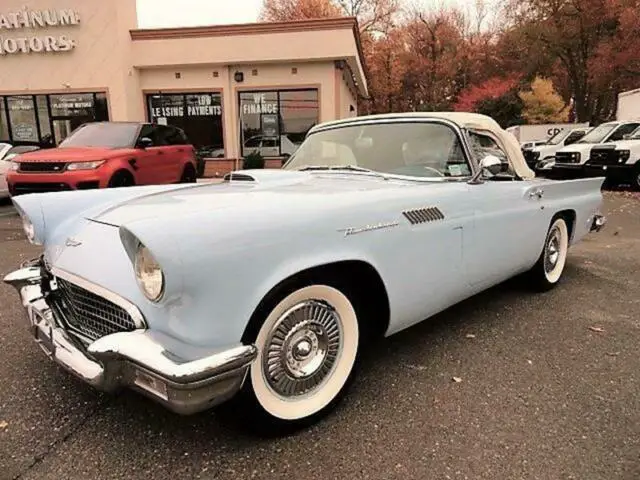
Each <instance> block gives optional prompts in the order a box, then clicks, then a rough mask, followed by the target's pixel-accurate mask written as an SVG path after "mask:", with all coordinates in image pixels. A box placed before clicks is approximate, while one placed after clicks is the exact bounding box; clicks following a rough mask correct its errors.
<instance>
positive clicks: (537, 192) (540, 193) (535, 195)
mask: <svg viewBox="0 0 640 480" xmlns="http://www.w3.org/2000/svg"><path fill="white" fill-rule="evenodd" d="M543 196H544V190H542V189H541V188H539V189H537V190H534V191H533V192H529V198H537V199H538V200H540V199H541V198H542V197H543Z"/></svg>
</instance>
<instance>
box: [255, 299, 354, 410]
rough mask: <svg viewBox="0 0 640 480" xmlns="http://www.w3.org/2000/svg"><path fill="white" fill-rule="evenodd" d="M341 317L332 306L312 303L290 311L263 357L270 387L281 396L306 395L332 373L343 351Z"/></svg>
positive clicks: (280, 323) (305, 303) (313, 301)
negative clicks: (341, 350)
mask: <svg viewBox="0 0 640 480" xmlns="http://www.w3.org/2000/svg"><path fill="white" fill-rule="evenodd" d="M341 334H342V331H341V322H340V317H339V315H338V313H337V312H336V310H335V309H334V308H333V307H332V306H331V305H329V304H327V303H325V302H321V301H318V300H309V301H306V302H303V303H300V304H298V305H296V306H294V307H292V308H290V309H289V310H287V311H286V312H285V313H284V314H283V315H282V316H281V317H280V318H279V319H278V321H277V322H276V324H275V326H274V328H273V330H272V331H271V333H270V335H269V337H268V338H267V344H266V348H265V353H264V354H263V357H262V365H263V369H264V374H265V377H266V380H267V382H268V384H269V386H270V387H271V388H272V389H273V390H274V391H275V392H276V393H278V394H279V395H282V396H284V397H293V396H298V395H303V394H305V393H307V392H309V391H311V390H313V389H314V388H316V387H317V386H318V385H320V384H321V383H322V382H323V381H324V379H325V378H327V377H328V376H329V374H330V373H331V372H332V370H333V367H334V366H335V364H336V360H337V358H338V354H339V352H340V349H341V347H342V335H341Z"/></svg>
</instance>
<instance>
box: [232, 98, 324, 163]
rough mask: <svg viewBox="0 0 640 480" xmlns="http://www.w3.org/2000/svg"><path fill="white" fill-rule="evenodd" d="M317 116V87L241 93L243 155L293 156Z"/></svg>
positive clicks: (315, 122) (316, 119) (316, 120)
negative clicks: (252, 153)
mask: <svg viewBox="0 0 640 480" xmlns="http://www.w3.org/2000/svg"><path fill="white" fill-rule="evenodd" d="M318 118H319V108H318V90H281V91H274V92H243V93H240V121H241V125H242V128H241V135H242V137H241V139H240V140H241V143H242V156H247V155H248V154H249V153H251V152H254V151H257V152H259V153H260V154H261V155H262V156H263V157H287V156H290V155H292V154H293V152H295V151H296V149H297V148H298V146H299V145H300V143H302V141H303V140H304V137H305V135H306V134H307V132H308V131H309V129H310V128H311V127H313V126H314V125H315V124H317V123H318Z"/></svg>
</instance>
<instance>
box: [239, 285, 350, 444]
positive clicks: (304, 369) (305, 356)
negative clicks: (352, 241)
mask: <svg viewBox="0 0 640 480" xmlns="http://www.w3.org/2000/svg"><path fill="white" fill-rule="evenodd" d="M359 337H360V329H359V325H358V318H357V315H356V310H355V308H354V305H353V304H352V302H351V300H350V299H349V298H348V297H347V296H346V295H345V294H344V293H343V292H342V291H341V290H338V289H336V288H334V287H331V286H328V285H322V284H314V285H310V286H306V287H302V288H299V289H297V290H295V291H294V292H292V293H290V294H289V295H287V296H285V297H284V298H282V299H281V300H280V301H278V302H277V303H276V304H275V305H274V306H273V308H272V309H271V310H270V311H269V312H268V314H267V316H266V318H265V319H264V322H263V323H262V325H261V326H260V327H259V329H258V331H257V335H256V337H255V342H254V343H255V345H256V347H257V348H258V356H257V358H256V360H255V361H254V363H253V365H252V366H251V371H250V375H249V378H247V381H246V383H245V392H243V393H245V394H246V397H247V398H248V399H250V401H251V403H252V404H253V407H254V408H253V410H254V413H256V414H257V417H258V418H257V420H258V423H262V427H264V426H267V427H270V428H272V429H273V430H283V429H284V430H287V429H289V430H295V429H296V428H300V427H303V426H306V425H310V424H311V423H314V422H315V421H317V420H319V419H320V418H321V417H322V416H324V415H325V414H327V413H329V411H331V409H332V407H333V406H335V404H336V403H337V402H338V401H339V399H340V398H341V397H342V396H343V395H344V393H345V391H346V389H347V386H348V384H349V383H350V380H351V378H352V374H353V371H354V365H355V363H356V358H357V356H358V347H359ZM271 433H274V432H271Z"/></svg>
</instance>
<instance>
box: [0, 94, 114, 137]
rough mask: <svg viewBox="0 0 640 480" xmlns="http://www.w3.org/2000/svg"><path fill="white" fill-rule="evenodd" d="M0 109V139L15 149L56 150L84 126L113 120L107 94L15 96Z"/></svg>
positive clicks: (4, 99) (0, 103)
mask: <svg viewBox="0 0 640 480" xmlns="http://www.w3.org/2000/svg"><path fill="white" fill-rule="evenodd" d="M5 105H6V107H5ZM0 106H2V107H3V108H2V109H0V110H1V111H0V138H4V139H5V140H8V141H9V142H11V143H13V144H15V145H25V144H26V145H38V146H40V147H43V148H47V147H54V146H56V145H58V144H59V143H60V142H62V140H64V139H65V138H66V137H67V136H68V135H69V134H70V133H71V132H72V131H73V130H75V129H76V128H78V127H79V126H80V125H82V124H84V123H87V122H93V121H105V120H109V114H108V108H107V100H106V95H105V94H104V93H78V94H66V93H65V94H51V95H11V96H7V97H0ZM6 112H8V117H7V115H6Z"/></svg>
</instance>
